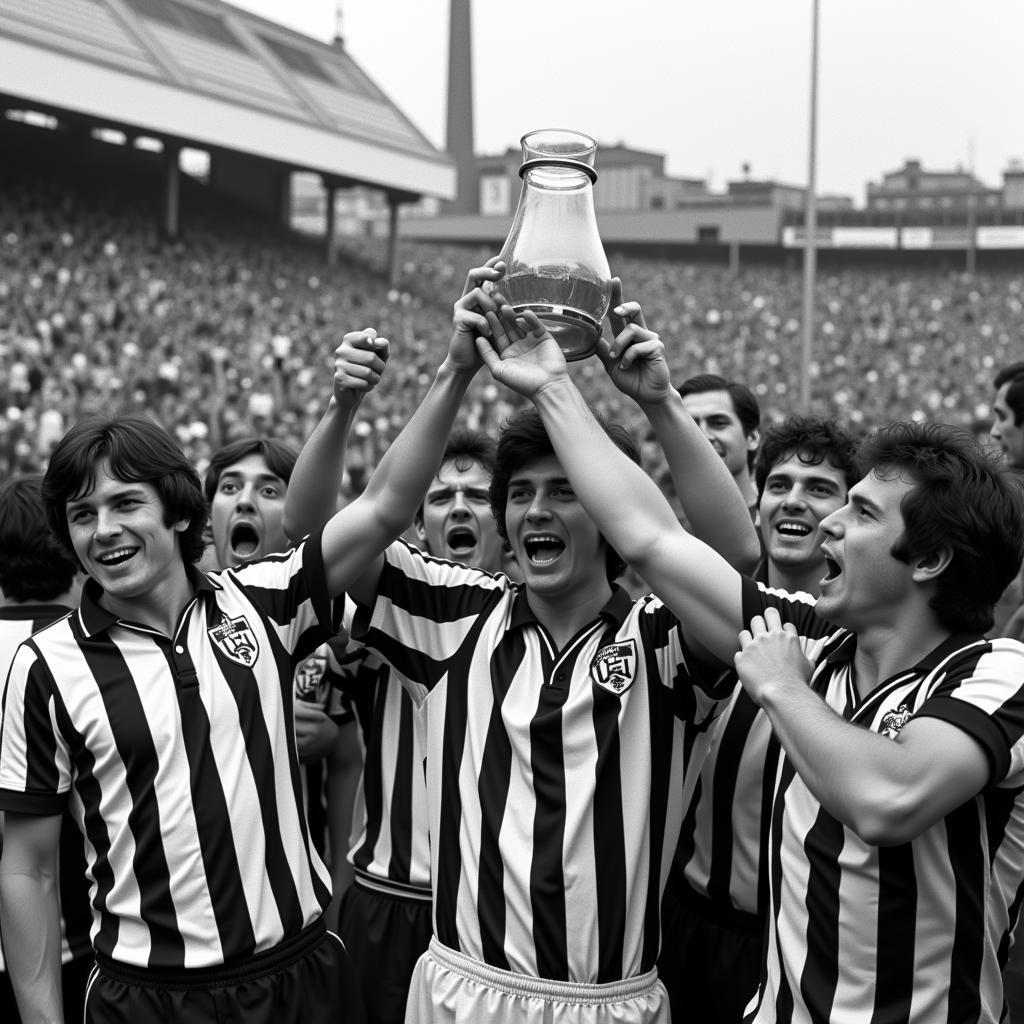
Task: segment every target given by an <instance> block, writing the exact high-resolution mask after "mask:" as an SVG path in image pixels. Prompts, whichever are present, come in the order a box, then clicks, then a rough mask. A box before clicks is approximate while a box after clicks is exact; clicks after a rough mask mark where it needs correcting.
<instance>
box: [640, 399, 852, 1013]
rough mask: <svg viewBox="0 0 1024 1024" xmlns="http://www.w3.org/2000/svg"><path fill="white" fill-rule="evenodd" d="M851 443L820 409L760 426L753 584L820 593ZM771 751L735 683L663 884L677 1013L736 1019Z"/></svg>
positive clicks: (751, 935) (764, 915)
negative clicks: (830, 519) (825, 536)
mask: <svg viewBox="0 0 1024 1024" xmlns="http://www.w3.org/2000/svg"><path fill="white" fill-rule="evenodd" d="M856 451H857V443H856V441H855V440H854V438H853V437H852V435H850V434H849V433H848V432H847V431H845V430H844V429H843V428H841V427H840V426H839V425H838V424H837V423H836V422H835V421H834V420H826V419H823V418H821V417H818V416H798V415H794V416H790V417H789V418H787V419H786V420H785V421H784V422H783V423H781V424H776V425H772V426H770V427H768V428H767V429H766V430H765V432H764V436H763V438H762V440H761V446H760V448H759V449H758V453H757V460H756V462H755V464H754V477H755V482H756V485H757V492H758V509H757V511H758V519H759V522H760V529H761V536H762V541H761V543H762V547H763V548H764V551H765V557H764V559H763V560H762V562H761V565H760V566H759V567H758V572H757V573H756V576H755V578H756V579H757V580H758V581H759V582H761V583H764V584H765V585H766V586H768V587H770V588H772V589H775V590H785V591H787V592H788V593H791V594H797V593H806V594H810V595H811V596H814V597H816V596H817V595H818V588H819V581H820V580H821V579H822V577H823V576H825V575H826V572H827V569H826V565H825V557H824V555H823V554H822V551H821V546H820V545H821V541H822V535H821V530H820V524H821V522H822V521H823V520H824V519H825V518H826V517H827V516H829V515H830V514H831V513H833V512H835V511H836V509H838V508H840V507H842V506H843V505H845V504H846V497H847V492H848V491H849V489H850V487H851V486H852V485H853V484H854V483H855V482H856V481H857V479H858V476H859V474H858V472H857V466H856V461H855V460H856ZM712 671H720V669H719V670H714V669H712ZM778 756H779V748H778V743H777V742H775V741H773V740H772V734H771V723H770V722H769V720H768V716H767V715H766V714H765V713H764V712H762V711H760V710H759V709H758V707H757V705H756V704H755V703H754V701H753V699H752V698H751V697H750V695H749V694H748V693H747V691H746V690H744V689H743V688H742V687H738V686H734V690H733V694H732V697H731V699H730V701H729V703H728V705H727V706H726V708H725V710H724V711H723V712H722V715H721V716H720V717H719V719H718V720H717V721H716V722H715V724H714V726H713V727H712V732H711V737H710V743H709V748H708V753H707V757H706V758H705V759H704V761H703V763H702V764H701V765H700V766H699V771H700V778H699V781H698V782H697V783H696V784H695V785H694V786H693V787H692V788H690V789H689V791H690V792H692V797H691V800H690V805H689V807H688V808H687V811H686V814H685V815H684V817H683V825H682V829H681V832H680V837H679V845H678V848H677V850H676V857H675V860H674V862H673V866H672V873H671V875H670V879H669V884H668V886H667V887H666V890H665V909H664V919H665V926H664V929H663V932H662V952H661V958H660V960H659V961H658V969H659V972H660V974H661V976H662V978H663V979H664V980H665V986H666V988H667V989H668V993H669V998H670V999H671V1002H672V1016H673V1019H675V1020H686V1019H687V1018H693V1019H695V1020H700V1021H704V1022H706V1024H739V1022H740V1021H741V1020H742V1019H743V1011H744V1009H745V1008H746V1005H747V1003H748V1001H749V1000H750V997H751V996H752V995H753V994H754V992H755V991H756V990H757V984H758V981H759V980H760V977H761V963H762V959H763V950H762V944H763V939H764V934H765V928H766V926H767V923H768V877H767V872H766V871H765V870H764V867H765V861H766V857H765V851H766V849H767V842H768V827H767V826H768V815H769V814H770V813H771V797H772V791H773V787H774V783H775V769H776V767H777V765H778Z"/></svg>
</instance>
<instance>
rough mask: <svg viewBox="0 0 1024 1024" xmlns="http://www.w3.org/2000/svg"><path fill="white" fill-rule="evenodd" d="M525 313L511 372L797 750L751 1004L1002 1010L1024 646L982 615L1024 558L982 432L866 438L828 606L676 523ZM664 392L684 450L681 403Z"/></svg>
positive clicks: (635, 550)
mask: <svg viewBox="0 0 1024 1024" xmlns="http://www.w3.org/2000/svg"><path fill="white" fill-rule="evenodd" d="M529 326H530V325H527V328H526V329H524V328H523V327H520V326H519V325H518V324H513V325H510V326H508V327H507V328H506V334H507V335H508V337H507V338H503V337H501V336H500V335H497V334H496V339H497V340H496V346H495V350H490V351H488V350H486V349H485V352H486V355H485V359H486V361H487V363H488V366H489V368H490V369H491V372H492V374H493V375H494V376H495V379H497V380H498V381H500V382H503V383H507V384H509V385H510V386H513V387H515V388H516V390H517V391H518V392H519V393H520V394H522V395H524V396H525V397H528V398H531V399H532V401H533V402H534V403H535V405H536V407H537V408H538V410H539V412H540V415H541V417H542V419H543V421H544V423H545V425H546V427H547V429H548V432H549V435H550V436H551V438H552V440H553V442H554V444H555V448H556V451H557V453H558V457H559V459H560V461H561V463H562V465H563V466H564V468H565V471H566V474H567V475H568V478H569V480H570V482H571V485H572V487H573V488H574V490H575V492H576V493H577V494H578V496H579V499H580V501H581V502H583V503H584V505H585V507H587V508H588V509H589V510H590V512H591V515H593V516H594V518H595V520H596V521H597V523H598V524H599V526H600V528H601V529H602V531H603V532H605V533H606V534H607V536H608V537H609V541H610V542H611V543H613V544H615V546H616V548H617V549H621V550H622V551H624V552H625V553H626V557H627V558H628V559H629V560H630V561H632V562H634V564H635V565H636V568H637V570H638V571H639V573H640V574H641V576H642V577H643V578H644V579H646V580H648V582H650V583H651V585H652V586H653V587H654V589H655V591H656V592H660V593H661V594H662V595H663V596H664V597H665V599H666V601H667V603H668V604H669V606H670V607H672V608H674V609H675V610H676V612H677V614H679V615H680V617H681V621H682V622H683V623H684V628H685V629H686V630H687V631H689V632H690V633H692V634H694V635H697V636H699V637H700V639H701V642H702V644H703V645H704V646H705V648H706V649H707V650H709V651H710V652H711V653H713V654H715V655H716V656H717V657H718V658H719V659H721V660H722V661H723V662H725V663H728V661H729V660H730V659H734V660H735V665H736V669H737V671H738V674H739V676H740V679H741V681H742V684H743V686H744V687H745V688H746V689H747V690H748V692H749V693H750V694H751V697H752V698H753V699H754V701H755V703H757V704H758V705H759V706H760V707H762V708H763V709H764V711H765V713H766V714H767V716H768V718H769V720H770V721H771V725H772V729H773V732H774V734H775V736H776V737H777V739H778V741H779V743H780V746H781V748H782V754H781V758H780V765H779V769H778V773H777V776H776V785H775V794H774V799H773V806H772V817H771V827H770V839H769V850H770V854H769V856H770V865H769V879H770V890H769V901H770V907H771V916H770V918H769V931H768V935H767V941H766V947H765V951H766V956H765V963H764V966H763V969H762V974H761V982H760V988H759V991H758V993H757V996H756V997H755V999H753V1000H752V1001H751V1003H750V1005H749V1006H748V1008H747V1015H746V1017H745V1020H747V1021H752V1022H767V1021H776V1020H782V1019H796V1018H806V1019H814V1020H848V1019H850V1018H851V1017H852V1016H857V1015H863V1014H864V1013H868V1014H870V1015H872V1016H874V1017H876V1018H879V1019H881V1018H883V1017H884V1018H894V1017H897V1016H898V1017H899V1018H900V1019H902V1020H906V1021H909V1022H912V1024H916V1022H920V1024H925V1022H932V1021H935V1020H943V1019H951V1018H959V1019H969V1020H988V1019H994V1015H995V1014H996V1013H998V1010H997V1008H998V1007H1000V1006H1001V1005H1002V986H1001V982H1000V976H999V971H998V961H997V948H998V947H999V945H1000V942H1001V940H1002V936H1000V935H999V934H998V933H996V931H995V930H994V929H992V928H991V927H990V921H991V920H992V918H991V916H990V915H991V907H990V888H991V883H992V877H993V869H992V865H991V862H990V850H991V849H993V848H994V847H996V846H997V845H999V844H1000V843H1002V842H1006V841H1012V842H1013V843H1014V844H1016V845H1019V841H1020V836H1019V835H1016V836H1012V835H1008V833H1010V832H1012V831H1013V830H1019V829H1020V814H1019V813H1016V814H1014V813H1012V811H1013V806H1012V805H1013V804H1014V803H1015V801H1017V800H1019V799H1021V793H1022V784H1024V769H1022V764H1024V739H1022V729H1021V725H1020V723H1021V721H1022V713H1024V698H1022V696H1021V687H1020V680H1021V678H1022V676H1024V646H1022V645H1021V644H1019V643H1016V642H1014V641H1009V640H986V639H984V637H983V633H984V631H985V630H986V629H988V628H989V627H990V626H991V623H992V608H993V607H994V605H995V602H996V600H997V598H998V596H999V594H1000V592H1001V591H1002V589H1003V587H1005V585H1006V583H1007V582H1008V581H1009V579H1010V578H1011V576H1012V574H1013V573H1015V572H1016V571H1017V569H1018V568H1019V566H1020V563H1021V557H1022V553H1024V504H1022V501H1021V495H1020V491H1019V490H1018V489H1017V488H1016V487H1015V486H1014V485H1013V483H1012V482H1011V481H1010V480H1008V479H1007V477H1006V475H1005V474H1004V473H1001V472H1000V471H999V470H998V468H997V467H996V466H995V465H994V464H993V463H992V461H991V459H990V458H988V457H987V456H986V454H985V453H984V452H983V451H982V450H981V449H980V448H979V447H978V446H977V444H976V442H975V441H974V440H973V439H972V438H971V437H970V435H968V434H967V433H966V432H963V431H957V430H954V429H952V428H949V427H946V426H944V425H939V424H927V425H925V424H896V425H893V426H892V427H890V428H887V429H884V430H882V431H879V432H878V433H877V434H875V435H874V436H873V437H872V439H871V440H870V441H869V442H866V444H865V445H864V446H863V447H862V450H861V456H860V458H861V465H862V468H863V470H864V475H863V476H862V478H861V479H860V480H859V481H858V482H857V484H855V485H854V487H853V488H852V489H851V491H850V494H849V499H848V501H847V503H846V504H845V505H844V506H843V507H842V508H841V509H839V510H837V511H836V512H833V513H832V514H831V515H830V516H828V517H827V518H826V519H825V520H824V521H823V523H822V527H821V528H822V530H823V531H824V533H825V536H826V540H825V543H824V545H823V552H824V555H825V560H826V565H827V567H828V574H827V576H826V577H825V578H824V579H823V580H822V584H821V596H820V597H819V598H818V601H817V603H816V604H815V602H814V601H813V600H812V599H811V598H810V597H808V596H807V595H787V594H785V593H784V592H779V591H773V590H770V589H768V588H766V587H765V586H764V585H763V584H757V583H755V582H753V581H751V580H745V579H743V578H742V577H741V576H739V575H738V574H737V573H736V572H735V571H734V570H733V569H731V568H730V567H728V566H727V565H726V563H725V562H724V561H723V560H722V559H721V558H720V557H719V556H718V555H717V554H715V552H714V551H712V550H711V549H710V548H708V547H707V546H706V545H704V544H703V543H701V542H700V541H699V540H698V539H697V538H696V537H694V536H692V535H690V534H688V533H687V532H686V531H685V530H683V529H682V528H681V527H680V526H679V524H678V523H677V522H676V519H675V517H674V515H673V514H672V510H671V508H670V506H669V505H668V503H667V502H666V501H665V499H664V497H663V495H661V494H660V492H659V491H658V490H657V488H656V487H655V486H654V485H653V483H652V482H651V481H650V480H649V479H648V478H647V477H646V476H645V475H644V474H643V473H642V472H639V471H638V470H637V469H636V467H635V466H633V465H632V464H631V463H630V461H629V460H628V459H625V458H623V457H622V456H621V453H620V452H618V450H617V449H616V448H615V446H614V445H612V444H609V443H608V442H607V440H606V439H605V436H604V432H603V431H602V430H601V428H600V426H599V425H598V424H597V423H596V422H595V421H594V419H593V417H592V416H591V415H590V413H589V412H588V410H587V408H586V405H585V403H583V402H582V401H581V400H580V398H579V395H578V393H577V392H576V390H575V388H574V386H573V384H572V382H571V380H570V378H569V376H568V373H567V371H566V367H565V363H564V359H562V357H561V353H560V352H559V350H558V347H557V345H556V344H555V342H554V340H553V339H552V338H551V337H550V335H548V334H546V333H545V332H539V331H536V330H533V331H529V330H528V328H529ZM510 342H511V344H510ZM613 353H615V354H617V350H613ZM645 411H646V412H647V414H648V416H649V417H650V419H651V423H652V426H653V427H654V429H655V431H656V432H657V434H658V437H659V440H660V441H661V443H662V444H663V446H665V448H666V453H667V454H668V457H669V458H670V460H671V459H672V458H673V455H672V453H673V452H674V451H675V450H677V449H678V447H679V432H680V430H681V424H682V423H683V421H685V419H686V418H687V416H686V413H685V411H684V410H683V409H682V406H681V401H680V403H679V404H678V405H677V406H673V404H672V403H671V402H666V403H663V404H662V405H660V406H648V407H646V409H645ZM830 620H831V621H830ZM833 623H836V625H833ZM738 633H739V637H740V638H739V641H738V642H737V639H736V637H737V634H738ZM1008 810H1009V811H1010V812H1011V813H1009V814H1008V813H1007V812H1008ZM986 844H988V846H986ZM999 898H1000V897H999V896H998V895H997V894H996V893H993V894H992V896H991V899H999ZM851 951H855V953H852V952H851ZM921 963H929V964H932V965H934V969H931V970H921V969H920V966H919V965H920V964H921Z"/></svg>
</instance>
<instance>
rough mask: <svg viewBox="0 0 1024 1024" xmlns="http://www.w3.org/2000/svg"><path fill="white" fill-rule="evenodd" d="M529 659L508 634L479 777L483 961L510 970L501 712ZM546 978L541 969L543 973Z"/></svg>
mask: <svg viewBox="0 0 1024 1024" xmlns="http://www.w3.org/2000/svg"><path fill="white" fill-rule="evenodd" d="M525 655H526V647H525V644H524V641H523V634H522V631H521V630H517V631H516V632H514V633H506V634H505V635H504V637H503V638H502V642H501V643H500V644H499V645H498V647H497V649H496V650H495V651H494V653H493V654H492V655H491V664H490V677H491V678H490V684H491V714H490V720H489V721H488V723H487V735H486V737H485V738H484V749H483V754H482V757H481V766H480V775H479V778H478V779H477V797H478V799H479V801H480V837H479V846H480V870H479V872H478V876H477V887H478V888H477V893H478V899H477V913H478V916H479V926H480V944H481V948H482V950H483V957H484V960H485V961H486V962H487V963H489V964H492V965H494V966H496V967H502V968H504V969H505V970H507V969H508V967H509V964H508V959H507V957H506V956H505V920H506V909H507V908H506V906H505V890H504V882H505V865H504V863H503V862H502V859H501V849H500V846H499V838H500V833H501V822H502V818H503V817H504V815H505V806H506V804H507V803H508V787H509V779H510V777H511V774H512V745H511V744H510V743H509V739H508V734H507V732H506V731H505V723H504V721H503V720H502V715H501V710H502V703H503V702H504V700H505V695H506V694H507V693H508V688H509V685H510V684H511V681H512V679H513V677H514V676H515V673H516V672H517V671H518V670H519V668H520V667H521V665H522V663H523V659H524V657H525ZM541 976H542V977H543V970H541Z"/></svg>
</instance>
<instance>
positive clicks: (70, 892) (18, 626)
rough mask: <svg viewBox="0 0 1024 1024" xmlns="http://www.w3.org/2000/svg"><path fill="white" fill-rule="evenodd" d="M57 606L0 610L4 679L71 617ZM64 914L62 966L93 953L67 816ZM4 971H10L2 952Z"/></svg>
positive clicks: (76, 846) (77, 849)
mask: <svg viewBox="0 0 1024 1024" xmlns="http://www.w3.org/2000/svg"><path fill="white" fill-rule="evenodd" d="M70 611H71V609H70V608H65V607H64V606H63V605H57V604H14V603H12V604H7V605H3V606H2V607H0V679H6V678H7V672H8V670H9V669H10V666H11V662H13V661H14V653H15V651H16V650H17V649H18V647H19V645H20V644H21V643H22V641H24V640H27V639H28V638H29V637H30V636H32V634H33V633H37V632H38V631H39V630H40V629H42V628H43V627H44V626H48V625H50V623H51V622H55V621H56V620H57V619H61V618H63V617H64V616H65V615H68V614H69V613H70ZM60 910H61V936H60V938H61V943H60V945H61V949H60V956H61V963H65V964H66V963H69V962H70V961H72V960H74V959H76V958H78V957H80V956H86V955H88V954H90V953H91V952H92V943H91V942H90V941H89V930H90V927H91V925H92V912H91V911H90V909H89V886H88V883H87V880H86V877H85V853H84V850H83V848H82V837H81V835H80V833H79V831H78V827H77V826H76V825H75V822H74V819H73V818H72V817H71V815H70V814H67V813H65V815H64V820H63V821H62V822H61V827H60ZM0 970H6V967H5V965H4V959H3V950H2V948H0Z"/></svg>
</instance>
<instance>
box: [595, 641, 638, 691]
mask: <svg viewBox="0 0 1024 1024" xmlns="http://www.w3.org/2000/svg"><path fill="white" fill-rule="evenodd" d="M590 678H591V679H593V680H594V682H595V683H597V685H598V686H600V687H602V688H603V689H605V690H607V691H608V692H609V693H614V694H620V693H625V692H626V690H628V689H629V688H630V687H631V686H632V685H633V680H634V679H635V678H636V641H635V640H624V641H622V642H621V643H617V644H608V646H607V647H602V648H601V649H600V650H599V651H598V652H597V654H595V655H594V660H593V661H592V662H591V663H590Z"/></svg>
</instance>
